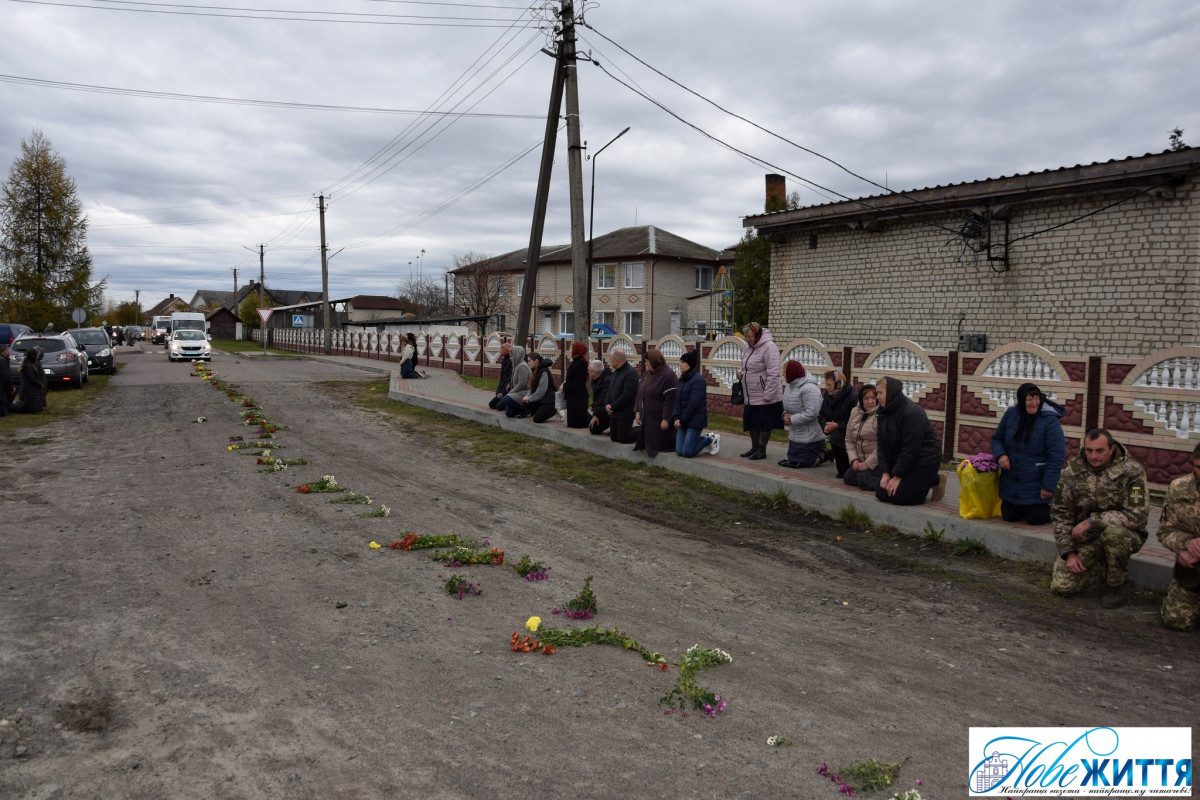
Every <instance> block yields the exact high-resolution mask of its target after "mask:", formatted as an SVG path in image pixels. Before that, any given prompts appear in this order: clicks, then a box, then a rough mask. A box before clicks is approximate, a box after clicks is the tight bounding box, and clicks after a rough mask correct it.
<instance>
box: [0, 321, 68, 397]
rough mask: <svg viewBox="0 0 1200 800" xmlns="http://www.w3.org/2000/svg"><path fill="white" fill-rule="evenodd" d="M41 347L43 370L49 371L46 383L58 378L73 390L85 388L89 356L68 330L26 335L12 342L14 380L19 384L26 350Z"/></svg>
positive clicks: (10, 355)
mask: <svg viewBox="0 0 1200 800" xmlns="http://www.w3.org/2000/svg"><path fill="white" fill-rule="evenodd" d="M34 347H40V348H42V369H43V370H44V371H45V373H46V385H47V386H48V385H49V384H50V383H52V382H54V381H57V382H58V383H61V384H64V385H66V386H69V387H71V388H73V389H82V388H83V384H85V383H87V379H88V365H87V362H88V359H87V353H85V352H84V351H83V350H82V349H80V347H79V343H78V342H76V341H75V338H74V337H73V336H71V335H70V334H69V333H57V334H46V335H40V336H39V335H37V334H27V335H25V336H21V337H19V338H18V339H17V340H16V341H14V342H13V343H12V348H11V350H10V352H9V355H8V359H9V364H11V365H12V368H13V370H12V371H13V383H14V384H18V385H19V381H20V373H19V370H20V369H21V360H22V359H23V358H25V351H26V350H31V349H33V348H34Z"/></svg>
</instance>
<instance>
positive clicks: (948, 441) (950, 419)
mask: <svg viewBox="0 0 1200 800" xmlns="http://www.w3.org/2000/svg"><path fill="white" fill-rule="evenodd" d="M957 429H958V351H957V350H951V351H950V352H949V353H947V354H946V425H945V428H944V429H943V430H942V460H943V461H953V460H954V451H955V449H956V448H955V445H956V444H957V442H958V430H957Z"/></svg>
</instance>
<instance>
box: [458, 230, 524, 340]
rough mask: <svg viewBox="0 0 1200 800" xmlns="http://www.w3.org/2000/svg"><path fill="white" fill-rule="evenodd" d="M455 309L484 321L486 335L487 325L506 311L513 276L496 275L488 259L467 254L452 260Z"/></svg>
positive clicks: (489, 257) (461, 254)
mask: <svg viewBox="0 0 1200 800" xmlns="http://www.w3.org/2000/svg"><path fill="white" fill-rule="evenodd" d="M453 261H454V268H455V275H454V307H455V309H457V311H458V313H460V314H462V315H463V316H467V317H487V320H486V321H485V322H484V324H483V325H482V326H481V328H482V333H484V334H486V333H487V329H488V324H489V323H491V322H492V320H493V318H494V317H495V316H496V315H497V314H502V313H505V312H507V311H509V307H510V305H511V301H512V298H511V294H512V287H513V280H512V276H511V275H509V274H508V273H506V272H498V271H496V269H495V268H494V266H493V264H492V263H491V256H489V255H485V254H483V253H476V252H473V251H470V250H468V251H467V252H465V253H456V254H455V255H454V257H453Z"/></svg>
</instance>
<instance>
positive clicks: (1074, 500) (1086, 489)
mask: <svg viewBox="0 0 1200 800" xmlns="http://www.w3.org/2000/svg"><path fill="white" fill-rule="evenodd" d="M1113 445H1114V447H1115V448H1116V450H1115V451H1114V452H1113V456H1112V459H1111V460H1110V461H1109V462H1108V465H1107V466H1105V467H1104V468H1103V469H1100V470H1094V469H1092V468H1091V467H1090V466H1089V465H1088V463H1087V457H1086V456H1085V455H1084V454H1083V452H1082V451H1081V452H1080V453H1079V455H1077V456H1075V458H1073V459H1071V460H1070V461H1069V462H1067V466H1066V468H1064V469H1063V472H1062V477H1060V478H1059V481H1058V488H1057V490H1055V492H1054V500H1053V501H1052V502H1051V505H1050V519H1051V522H1052V523H1053V525H1054V541H1055V544H1057V545H1058V555H1059V558H1058V559H1057V560H1056V561H1055V562H1054V573H1053V575H1052V576H1051V578H1050V590H1051V591H1052V592H1054V593H1055V594H1059V595H1068V594H1075V593H1076V592H1081V591H1083V590H1084V589H1088V588H1090V587H1092V586H1098V585H1100V584H1101V583H1104V582H1106V581H1107V583H1108V585H1109V586H1113V587H1115V586H1121V585H1122V584H1124V583H1125V576H1126V575H1127V573H1128V568H1129V557H1130V556H1132V555H1133V554H1134V553H1136V552H1137V551H1138V550H1140V549H1142V544H1143V543H1144V542H1145V541H1146V536H1147V535H1148V534H1147V531H1146V521H1147V518H1148V516H1149V511H1150V510H1149V504H1148V503H1147V497H1146V470H1144V469H1142V465H1141V464H1139V463H1137V462H1136V461H1134V460H1133V459H1132V458H1129V456H1128V455H1126V453H1125V448H1124V447H1123V446H1122V445H1121V444H1120V443H1118V442H1114V443H1113ZM1085 519H1089V520H1091V523H1092V528H1091V530H1089V531H1088V532H1087V533H1086V534H1085V538H1084V540H1083V541H1081V542H1076V541H1075V540H1073V539H1072V538H1071V529H1072V528H1074V527H1075V525H1076V524H1078V523H1080V522H1083V521H1084V520H1085ZM1068 553H1075V554H1076V555H1078V556H1079V559H1080V560H1081V561H1082V562H1083V566H1084V567H1085V568H1086V572H1084V573H1082V574H1080V575H1076V574H1075V573H1073V572H1071V571H1070V570H1069V569H1067V562H1066V557H1067V554H1068Z"/></svg>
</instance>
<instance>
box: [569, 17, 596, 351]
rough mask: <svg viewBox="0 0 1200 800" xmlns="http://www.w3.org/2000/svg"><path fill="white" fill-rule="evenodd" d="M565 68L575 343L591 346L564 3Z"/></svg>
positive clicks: (574, 70)
mask: <svg viewBox="0 0 1200 800" xmlns="http://www.w3.org/2000/svg"><path fill="white" fill-rule="evenodd" d="M562 21H563V69H564V71H565V72H566V89H567V182H568V185H569V186H570V196H571V277H572V280H571V299H572V300H573V301H574V302H573V305H574V320H575V326H574V328H575V330H574V336H575V341H577V342H583V343H584V344H587V340H588V334H590V333H591V329H592V326H591V320H590V317H591V313H592V311H591V308H589V305H590V303H589V302H588V301H589V296H588V262H587V241H586V240H585V239H584V236H583V147H582V145H581V144H580V124H579V70H578V62H577V59H576V57H575V5H574V2H573V0H562Z"/></svg>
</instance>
